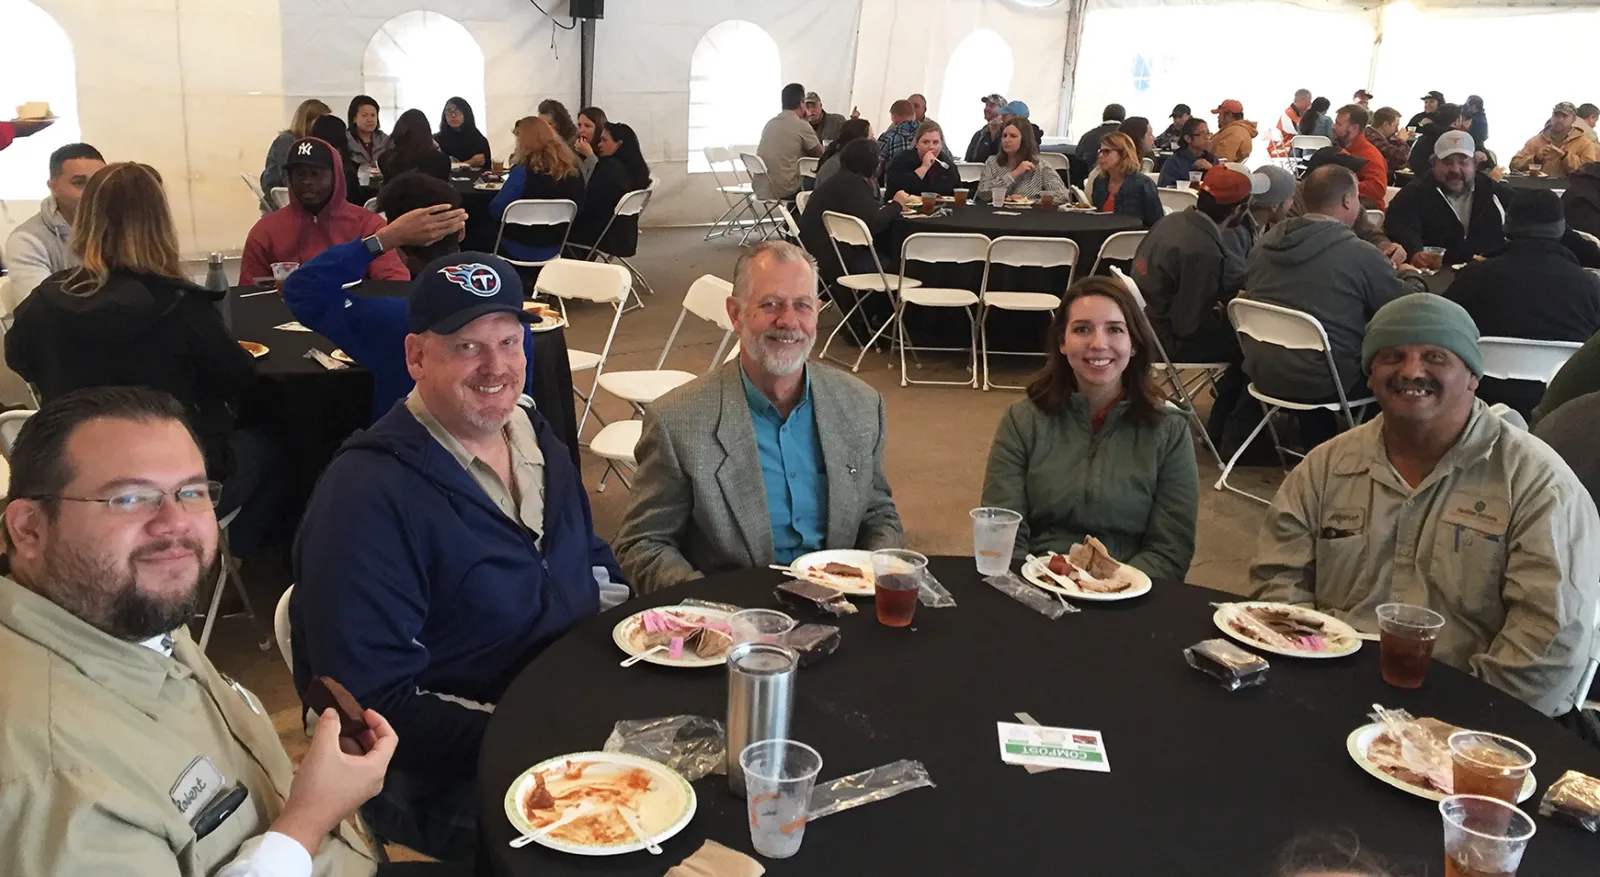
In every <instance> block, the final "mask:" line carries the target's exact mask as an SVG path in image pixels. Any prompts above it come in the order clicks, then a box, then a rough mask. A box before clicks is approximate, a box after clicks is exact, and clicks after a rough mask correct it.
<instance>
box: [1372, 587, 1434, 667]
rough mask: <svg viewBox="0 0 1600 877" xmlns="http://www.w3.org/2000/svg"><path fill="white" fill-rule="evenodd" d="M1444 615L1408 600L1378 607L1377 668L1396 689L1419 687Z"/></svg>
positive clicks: (1430, 658) (1431, 655)
mask: <svg viewBox="0 0 1600 877" xmlns="http://www.w3.org/2000/svg"><path fill="white" fill-rule="evenodd" d="M1443 627H1444V616H1443V615H1440V614H1439V613H1437V612H1435V611H1433V610H1432V609H1425V608H1423V607H1421V606H1412V605H1410V604H1408V603H1385V604H1383V605H1382V606H1379V607H1378V669H1379V671H1380V672H1381V673H1382V674H1383V681H1385V682H1387V683H1389V684H1390V685H1393V686H1394V687H1396V688H1421V687H1422V680H1423V679H1424V678H1426V677H1427V675H1428V664H1429V663H1431V662H1432V660H1433V643H1434V640H1436V639H1438V638H1439V631H1440V629H1442V628H1443Z"/></svg>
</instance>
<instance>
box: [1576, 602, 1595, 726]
mask: <svg viewBox="0 0 1600 877" xmlns="http://www.w3.org/2000/svg"><path fill="white" fill-rule="evenodd" d="M1590 626H1591V627H1592V628H1593V629H1595V630H1597V631H1600V603H1596V604H1595V607H1594V619H1593V624H1591V625H1590ZM1590 651H1591V652H1592V654H1590V656H1589V664H1588V666H1587V667H1585V668H1584V671H1583V679H1582V681H1581V683H1580V684H1579V685H1578V704H1579V705H1580V706H1581V707H1582V708H1583V709H1585V710H1600V701H1596V700H1588V699H1587V698H1588V697H1589V689H1591V688H1593V687H1594V677H1595V673H1596V671H1597V670H1600V639H1597V640H1596V641H1595V645H1594V646H1593V648H1592V649H1591V650H1590Z"/></svg>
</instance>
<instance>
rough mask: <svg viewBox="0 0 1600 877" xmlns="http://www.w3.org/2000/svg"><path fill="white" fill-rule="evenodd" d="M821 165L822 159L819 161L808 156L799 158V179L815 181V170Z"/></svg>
mask: <svg viewBox="0 0 1600 877" xmlns="http://www.w3.org/2000/svg"><path fill="white" fill-rule="evenodd" d="M821 164H822V159H820V158H816V157H814V156H810V155H806V156H801V158H800V176H801V178H803V179H809V180H812V181H815V180H816V179H817V168H818V167H819V166H821Z"/></svg>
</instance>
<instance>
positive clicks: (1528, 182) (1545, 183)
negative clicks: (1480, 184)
mask: <svg viewBox="0 0 1600 877" xmlns="http://www.w3.org/2000/svg"><path fill="white" fill-rule="evenodd" d="M1500 182H1502V183H1505V184H1506V185H1507V186H1510V187H1511V188H1513V189H1516V190H1518V191H1525V190H1530V189H1542V190H1544V191H1546V192H1555V193H1556V194H1558V195H1559V194H1561V193H1562V192H1565V191H1566V190H1567V183H1568V180H1567V178H1566V177H1530V176H1528V175H1526V174H1506V175H1505V177H1503V178H1502V179H1501V180H1500Z"/></svg>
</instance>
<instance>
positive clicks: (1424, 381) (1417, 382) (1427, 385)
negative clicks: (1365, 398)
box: [1384, 378, 1444, 393]
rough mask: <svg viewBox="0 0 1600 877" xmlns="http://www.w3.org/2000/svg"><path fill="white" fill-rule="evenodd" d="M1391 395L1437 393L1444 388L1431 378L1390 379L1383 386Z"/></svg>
mask: <svg viewBox="0 0 1600 877" xmlns="http://www.w3.org/2000/svg"><path fill="white" fill-rule="evenodd" d="M1384 386H1385V388H1387V389H1388V390H1389V392H1391V393H1403V392H1405V391H1406V390H1423V391H1425V392H1429V393H1438V392H1440V391H1441V390H1443V389H1444V386H1443V385H1442V384H1440V383H1439V382H1438V381H1436V380H1434V379H1433V378H1410V379H1407V378H1390V379H1389V382H1388V383H1387V384H1385V385H1384Z"/></svg>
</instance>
